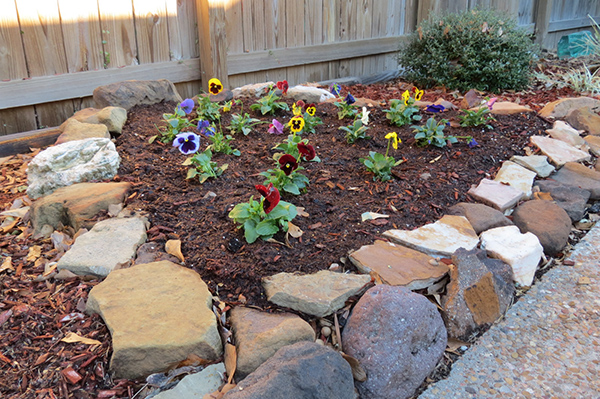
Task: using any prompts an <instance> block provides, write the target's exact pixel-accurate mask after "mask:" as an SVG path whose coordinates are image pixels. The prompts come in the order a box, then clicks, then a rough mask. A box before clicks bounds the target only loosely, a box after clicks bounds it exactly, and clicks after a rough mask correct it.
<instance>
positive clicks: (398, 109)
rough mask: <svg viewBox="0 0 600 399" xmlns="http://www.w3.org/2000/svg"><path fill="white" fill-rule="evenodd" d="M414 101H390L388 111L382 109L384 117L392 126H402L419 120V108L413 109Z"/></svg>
mask: <svg viewBox="0 0 600 399" xmlns="http://www.w3.org/2000/svg"><path fill="white" fill-rule="evenodd" d="M413 104H414V101H409V102H408V103H406V104H405V103H404V102H403V101H401V100H396V99H394V100H390V109H384V110H383V112H385V114H386V115H385V116H386V117H387V118H388V119H389V120H390V123H391V124H392V125H396V126H404V125H408V124H409V123H413V122H416V121H420V120H421V115H419V107H415V106H414V105H413Z"/></svg>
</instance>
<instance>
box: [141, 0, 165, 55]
mask: <svg viewBox="0 0 600 399" xmlns="http://www.w3.org/2000/svg"><path fill="white" fill-rule="evenodd" d="M133 12H134V17H135V32H136V43H137V54H138V61H139V63H140V64H149V63H152V62H160V61H169V60H170V59H171V57H170V54H169V53H170V49H169V27H168V24H167V5H166V3H164V2H161V1H148V0H133Z"/></svg>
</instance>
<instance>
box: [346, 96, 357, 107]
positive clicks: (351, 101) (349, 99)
mask: <svg viewBox="0 0 600 399" xmlns="http://www.w3.org/2000/svg"><path fill="white" fill-rule="evenodd" d="M344 101H345V102H346V104H348V105H352V104H354V103H355V102H356V100H355V99H354V96H353V95H352V94H350V93H348V94H347V95H346V98H344Z"/></svg>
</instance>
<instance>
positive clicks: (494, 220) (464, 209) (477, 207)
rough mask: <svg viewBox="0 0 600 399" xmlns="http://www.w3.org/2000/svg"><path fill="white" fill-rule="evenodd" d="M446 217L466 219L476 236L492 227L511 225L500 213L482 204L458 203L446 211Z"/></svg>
mask: <svg viewBox="0 0 600 399" xmlns="http://www.w3.org/2000/svg"><path fill="white" fill-rule="evenodd" d="M448 215H456V216H464V217H466V218H467V220H468V221H469V223H471V226H473V230H475V233H477V234H481V233H482V232H484V231H486V230H489V229H493V228H494V227H501V226H510V225H512V224H513V222H511V221H510V219H509V218H507V217H506V216H504V214H503V213H502V212H500V211H498V210H496V209H494V208H492V207H489V206H487V205H483V204H471V203H467V202H460V203H458V204H456V205H454V206H452V207H450V209H448Z"/></svg>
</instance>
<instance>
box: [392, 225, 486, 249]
mask: <svg viewBox="0 0 600 399" xmlns="http://www.w3.org/2000/svg"><path fill="white" fill-rule="evenodd" d="M383 235H384V236H385V237H388V238H390V239H392V240H394V241H395V242H397V243H399V244H401V245H405V246H407V247H409V248H413V249H416V250H418V251H421V252H423V253H425V254H429V255H441V256H450V255H452V254H453V253H454V251H456V250H457V249H458V248H465V249H467V250H470V249H473V248H475V247H476V246H477V244H478V243H479V238H478V237H477V233H475V230H473V227H472V226H471V224H470V223H469V221H468V220H467V218H466V217H464V216H452V215H445V216H443V217H442V218H441V219H440V220H438V221H437V222H435V223H430V224H426V225H425V226H422V227H419V228H418V229H415V230H388V231H386V232H385V233H383Z"/></svg>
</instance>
